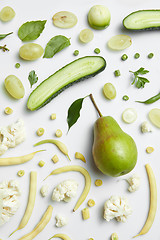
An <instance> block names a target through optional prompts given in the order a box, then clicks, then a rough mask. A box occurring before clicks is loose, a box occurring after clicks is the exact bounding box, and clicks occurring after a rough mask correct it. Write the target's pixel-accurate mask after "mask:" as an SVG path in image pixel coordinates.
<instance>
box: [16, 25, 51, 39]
mask: <svg viewBox="0 0 160 240" xmlns="http://www.w3.org/2000/svg"><path fill="white" fill-rule="evenodd" d="M46 22H47V20H44V21H40V20H39V21H31V22H26V23H24V24H23V25H22V26H21V27H20V28H19V30H18V37H19V38H20V39H21V40H22V41H23V42H25V41H31V40H35V39H37V38H38V37H39V36H40V34H41V33H42V31H43V29H44V27H45V24H46Z"/></svg>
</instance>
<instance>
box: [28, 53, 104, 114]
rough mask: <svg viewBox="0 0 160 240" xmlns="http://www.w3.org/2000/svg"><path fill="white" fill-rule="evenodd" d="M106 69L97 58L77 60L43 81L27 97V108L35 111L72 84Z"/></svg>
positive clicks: (101, 60) (90, 57) (101, 59)
mask: <svg viewBox="0 0 160 240" xmlns="http://www.w3.org/2000/svg"><path fill="white" fill-rule="evenodd" d="M105 67H106V61H105V59H104V58H103V57H99V56H86V57H82V58H79V59H77V60H75V61H73V62H71V63H69V64H68V65H66V66H64V67H63V68H61V69H59V70H58V71H57V72H55V73H54V74H53V75H51V76H49V77H48V78H47V79H45V80H44V81H43V82H42V83H41V84H40V85H39V86H38V87H37V88H36V89H35V90H34V91H33V92H32V93H31V94H30V96H29V98H28V102H27V107H28V109H30V110H31V111H34V110H37V109H39V108H41V107H43V106H44V105H46V104H47V103H49V102H50V101H51V100H52V99H53V98H54V97H56V96H57V95H58V94H59V93H61V92H62V91H63V90H65V89H66V88H68V87H69V86H71V85H72V84H73V83H76V82H80V81H82V80H85V79H87V78H90V77H94V76H95V75H97V74H98V73H100V72H102V71H103V70H104V69H105Z"/></svg>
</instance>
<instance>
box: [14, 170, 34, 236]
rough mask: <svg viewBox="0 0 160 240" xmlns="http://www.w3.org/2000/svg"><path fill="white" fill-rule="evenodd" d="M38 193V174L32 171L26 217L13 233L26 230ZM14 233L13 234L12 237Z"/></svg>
mask: <svg viewBox="0 0 160 240" xmlns="http://www.w3.org/2000/svg"><path fill="white" fill-rule="evenodd" d="M36 192H37V172H33V171H32V172H31V173H30V189H29V197H28V204H27V208H26V211H25V213H24V216H23V218H22V220H21V222H20V224H19V226H18V228H17V229H16V230H15V231H14V232H13V233H15V232H16V231H18V230H20V229H22V228H24V227H25V226H26V225H27V223H28V221H29V219H30V217H31V215H32V211H33V208H34V205H35V199H36ZM13 233H11V234H10V236H11V235H12V234H13Z"/></svg>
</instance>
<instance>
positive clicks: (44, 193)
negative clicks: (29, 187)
mask: <svg viewBox="0 0 160 240" xmlns="http://www.w3.org/2000/svg"><path fill="white" fill-rule="evenodd" d="M48 191H49V186H48V184H45V185H43V186H42V187H41V190H40V192H41V195H42V197H46V196H47V195H48Z"/></svg>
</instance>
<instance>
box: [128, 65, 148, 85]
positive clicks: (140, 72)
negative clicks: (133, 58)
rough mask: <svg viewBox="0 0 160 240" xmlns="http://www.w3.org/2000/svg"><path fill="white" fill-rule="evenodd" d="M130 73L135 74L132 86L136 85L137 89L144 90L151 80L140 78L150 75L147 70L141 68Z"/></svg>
mask: <svg viewBox="0 0 160 240" xmlns="http://www.w3.org/2000/svg"><path fill="white" fill-rule="evenodd" d="M129 72H131V73H133V74H134V79H133V82H132V85H133V84H135V86H136V87H137V88H144V86H145V84H146V83H149V80H148V79H147V78H144V77H140V76H139V75H145V74H147V73H149V71H148V70H146V69H145V68H143V67H141V68H140V69H138V70H137V71H136V72H133V71H129Z"/></svg>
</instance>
